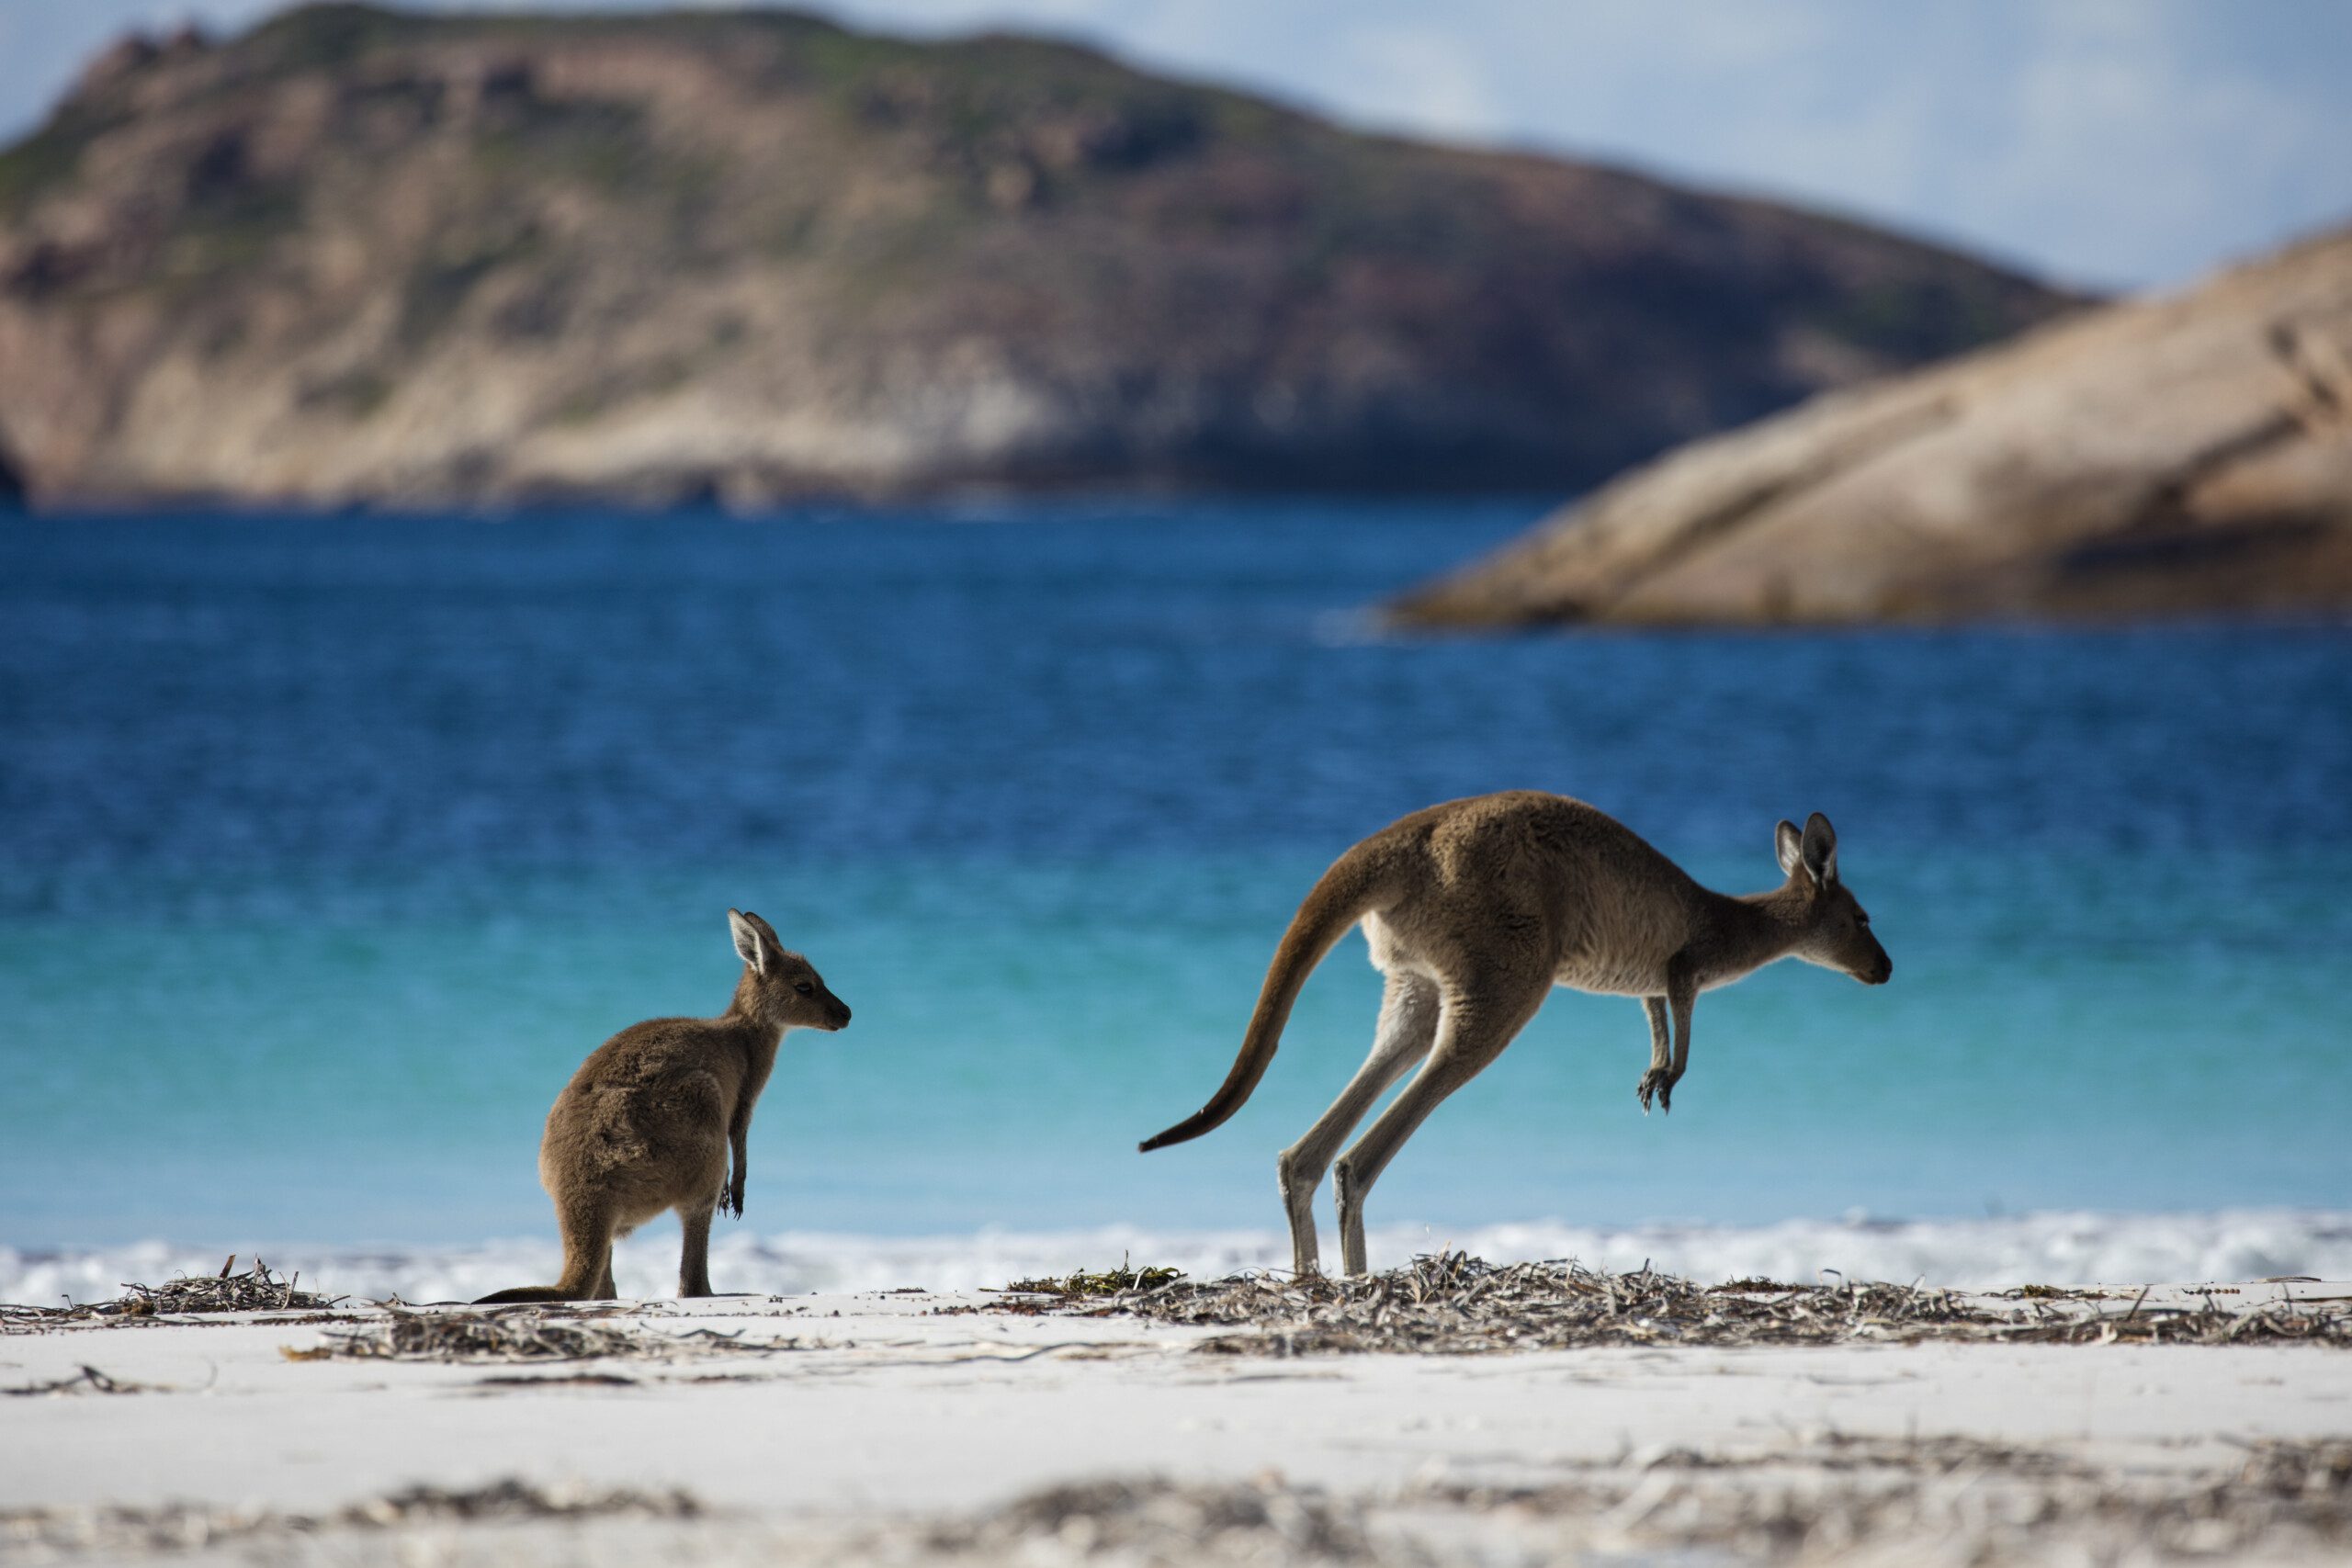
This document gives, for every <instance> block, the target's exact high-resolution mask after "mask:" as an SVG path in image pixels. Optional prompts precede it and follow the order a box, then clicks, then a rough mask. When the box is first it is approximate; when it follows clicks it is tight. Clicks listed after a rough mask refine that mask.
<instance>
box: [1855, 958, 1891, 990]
mask: <svg viewBox="0 0 2352 1568" xmlns="http://www.w3.org/2000/svg"><path fill="white" fill-rule="evenodd" d="M1855 978H1857V979H1859V980H1860V981H1861V983H1862V984H1863V985H1865V986H1883V985H1885V984H1886V983H1887V982H1888V981H1889V980H1892V979H1894V959H1892V958H1889V957H1888V956H1887V955H1886V954H1885V953H1880V954H1879V955H1878V967H1877V968H1876V969H1873V970H1871V972H1870V973H1869V974H1867V975H1859V976H1855Z"/></svg>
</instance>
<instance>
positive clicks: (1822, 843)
mask: <svg viewBox="0 0 2352 1568" xmlns="http://www.w3.org/2000/svg"><path fill="white" fill-rule="evenodd" d="M1802 852H1803V853H1804V868H1805V870H1807V871H1809V872H1811V873H1813V879H1814V881H1815V882H1817V883H1819V884H1820V885H1821V886H1824V887H1826V886H1829V885H1830V884H1831V883H1833V882H1835V881H1837V880H1838V829H1835V828H1832V827H1831V826H1830V825H1829V818H1826V817H1824V816H1823V815H1822V814H1821V813H1820V812H1818V811H1816V812H1815V813H1814V814H1813V815H1812V816H1810V817H1808V818H1805V819H1804V845H1803V846H1802Z"/></svg>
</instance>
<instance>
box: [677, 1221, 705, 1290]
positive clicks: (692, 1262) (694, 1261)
mask: <svg viewBox="0 0 2352 1568" xmlns="http://www.w3.org/2000/svg"><path fill="white" fill-rule="evenodd" d="M712 1207H713V1205H712V1204H711V1203H708V1202H706V1203H705V1204H704V1205H703V1206H702V1207H701V1208H699V1209H680V1210H679V1211H678V1223H679V1224H681V1225H682V1226H684V1229H685V1233H686V1246H685V1251H684V1253H683V1254H682V1255H681V1256H680V1257H679V1258H678V1294H680V1295H682V1296H707V1295H709V1294H711V1293H712V1292H711V1289H710V1215H711V1210H712Z"/></svg>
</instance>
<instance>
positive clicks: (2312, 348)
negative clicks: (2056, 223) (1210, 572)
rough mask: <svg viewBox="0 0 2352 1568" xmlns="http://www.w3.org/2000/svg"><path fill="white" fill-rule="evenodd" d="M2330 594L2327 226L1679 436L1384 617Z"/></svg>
mask: <svg viewBox="0 0 2352 1568" xmlns="http://www.w3.org/2000/svg"><path fill="white" fill-rule="evenodd" d="M2345 607H2352V230H2346V231H2339V232H2336V233H2334V234H2329V235H2324V236H2322V237H2320V238H2317V239H2314V240H2312V241H2308V242H2306V243H2302V244H2300V245H2297V246H2294V247H2292V248H2290V249H2289V250H2288V251H2286V252H2284V253H2282V254H2278V255H2276V256H2272V257H2269V258H2267V259H2266V260H2263V261H2260V262H2257V263H2255V264H2252V265H2246V266H2243V267H2239V268H2237V269H2234V270H2233V271H2230V272H2227V273H2224V274H2222V275H2221V276H2217V277H2215V278H2213V279H2211V280H2210V281H2208V282H2206V283H2205V284H2203V285H2202V286H2200V287H2199V288H2194V289H2192V290H2190V291H2188V292H2187V293H2184V294H2181V295H2179V296H2177V297H2173V298H2166V299H2150V300H2144V301H2137V302H2132V303H2128V304H2121V305H2114V306H2109V307H2107V308H2105V309H2103V310H2095V311H2089V312H2086V313H2084V314H2082V315H2079V316H2076V317H2075V318H2073V319H2070V320H2068V321H2063V322H2060V323H2057V324H2055V325H2052V326H2049V327H2045V328H2042V329H2041V330H2040V331H2038V332H2035V333H2030V334H2029V335H2027V336H2025V337H2023V338H2021V339H2019V340H2018V341H2017V342H2015V343H2012V344H2004V345H2002V346H2000V347H1997V348H1992V349H1987V350H1985V351H1984V352H1982V353H1980V354H1976V355H1970V356H1968V357H1966V358H1964V359H1962V360H1960V361H1958V362H1956V363H1954V364H1952V365H1950V366H1945V367H1937V368H1934V369H1930V370H1927V371H1923V372H1919V373H1917V374H1914V375H1910V376H1906V377H1901V378H1894V379H1892V380H1890V381H1888V382H1886V383H1884V384H1882V385H1879V386H1874V387H1871V388H1866V389H1860V390H1856V391H1851V392H1842V393H1835V394H1831V395H1827V396H1825V397H1822V398H1820V399H1818V400H1815V401H1814V402H1811V403H1808V404H1806V405H1805V406H1804V407H1803V408H1800V409H1797V410H1794V411H1792V412H1788V413H1784V414H1781V415H1780V416H1778V417H1776V418H1772V419H1769V420H1765V421H1763V422H1761V423H1758V424H1755V425H1753V426H1751V427H1749V428H1747V429H1744V430H1739V431H1736V432H1733V433H1731V434H1725V435H1720V436H1716V437H1714V438H1713V439H1711V440H1706V441H1702V442H1698V443H1696V444H1694V445H1692V446H1689V447H1687V448H1685V449H1683V450H1680V451H1677V452H1675V453H1673V454H1671V455H1669V456H1668V457H1665V458H1662V459H1660V460H1659V461H1657V462H1656V463H1654V464H1651V465H1650V466H1648V467H1647V468H1642V469H1640V470H1638V471H1636V472H1634V473H1632V474H1629V475H1627V476H1625V477H1624V478H1623V479H1619V480H1617V481H1616V482H1614V483H1612V484H1611V485H1609V486H1608V487H1606V488H1604V489H1603V490H1601V491H1599V492H1598V493H1596V494H1594V495H1593V496H1591V497H1590V498H1589V499H1588V500H1586V501H1584V502H1580V503H1578V504H1575V505H1572V506H1569V507H1566V508H1565V509H1563V510H1562V512H1561V513H1558V514H1557V515H1555V517H1553V518H1550V519H1548V520H1546V521H1544V523H1541V524H1539V525H1537V526H1536V528H1535V529H1534V530H1533V531H1532V533H1531V534H1530V535H1528V536H1525V537H1523V538H1521V539H1520V540H1519V541H1517V542H1515V543H1513V544H1512V545H1510V546H1509V547H1506V548H1504V549H1503V550H1502V551H1500V552H1498V554H1497V555H1495V556H1493V557H1492V558H1488V559H1487V560H1484V561H1480V562H1477V563H1475V564H1474V565H1472V566H1471V567H1469V568H1467V569H1465V570H1463V571H1462V572H1460V573H1458V574H1456V575H1454V576H1453V577H1451V578H1449V579H1447V580H1445V581H1441V582H1438V583H1434V584H1431V585H1430V586H1429V587H1427V588H1425V589H1422V590H1420V591H1419V592H1415V593H1413V594H1410V595H1408V597H1406V598H1405V599H1403V600H1402V601H1400V602H1399V603H1398V604H1395V605H1393V606H1391V608H1390V616H1391V618H1392V620H1394V621H1395V622H1397V623H1398V624H1402V625H1407V626H1507V625H1523V624H1529V623H1541V622H1577V621H1587V622H1619V623H1667V624H1674V623H1682V624H1698V625H1704V624H1771V623H1778V622H1801V623H1802V622H1812V623H1836V622H1874V621H1919V622H1939V621H1960V620H1978V619H1988V618H1992V619H1997V618H2006V617H2014V616H2029V617H2042V618H2064V617H2074V618H2092V619H2096V618H2110V617H2123V616H2140V615H2177V614H2199V613H2211V612H2218V611H2261V612H2297V611H2310V610H2315V609H2342V608H2345Z"/></svg>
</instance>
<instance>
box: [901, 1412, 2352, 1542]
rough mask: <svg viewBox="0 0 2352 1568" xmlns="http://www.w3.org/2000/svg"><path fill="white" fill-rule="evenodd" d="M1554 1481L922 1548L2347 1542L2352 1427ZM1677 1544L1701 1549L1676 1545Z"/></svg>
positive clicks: (1590, 1473)
mask: <svg viewBox="0 0 2352 1568" xmlns="http://www.w3.org/2000/svg"><path fill="white" fill-rule="evenodd" d="M1561 1468H1562V1473H1561V1474H1560V1475H1559V1476H1558V1477H1557V1478H1555V1479H1550V1480H1545V1481H1541V1482H1533V1483H1525V1484H1515V1483H1514V1484H1496V1483H1479V1482H1469V1481H1457V1480H1452V1479H1447V1478H1443V1477H1423V1478H1419V1479H1415V1480H1411V1481H1408V1482H1406V1483H1403V1484H1402V1485H1401V1486H1399V1487H1397V1488H1395V1489H1393V1490H1384V1491H1378V1492H1374V1493H1367V1494H1350V1493H1341V1492H1334V1491H1329V1490H1327V1489H1325V1488H1321V1487H1317V1486H1306V1485H1299V1484H1295V1483H1290V1482H1288V1481H1286V1480H1285V1479H1284V1478H1283V1477H1282V1476H1280V1475H1279V1474H1275V1473H1271V1472H1270V1473H1268V1474H1265V1475H1261V1476H1260V1477H1258V1478H1257V1479H1255V1480H1253V1481H1249V1482H1238V1483H1230V1482H1229V1483H1206V1484H1199V1483H1183V1482H1178V1481H1173V1480H1169V1479H1165V1478H1159V1477H1145V1478H1137V1479H1112V1480H1103V1481H1097V1482H1092V1483H1086V1484H1083V1485H1065V1486H1056V1487H1051V1488H1047V1489H1046V1490H1043V1491H1040V1492H1036V1493H1033V1494H1031V1495H1027V1496H1024V1497H1021V1498H1018V1499H1016V1500H1014V1501H1013V1502H1012V1503H1010V1504H1007V1505H1005V1506H1002V1507H1001V1508H998V1509H995V1510H993V1511H990V1512H988V1513H985V1514H981V1515H977V1516H971V1517H964V1518H959V1519H953V1520H948V1521H944V1522H940V1523H934V1524H933V1525H931V1526H930V1527H928V1529H924V1530H923V1531H922V1540H921V1543H920V1550H919V1551H916V1552H907V1551H899V1552H886V1551H883V1550H881V1547H882V1546H883V1544H884V1543H882V1542H878V1541H877V1542H874V1543H870V1544H871V1546H872V1548H873V1549H874V1550H873V1551H872V1552H871V1555H872V1556H873V1557H875V1558H876V1559H880V1558H883V1557H885V1556H888V1559H889V1560H891V1561H906V1560H909V1559H911V1560H912V1561H914V1562H921V1563H982V1562H986V1563H997V1562H1008V1563H1009V1562H1023V1563H1026V1562H1061V1561H1066V1560H1074V1561H1089V1560H1092V1561H1103V1562H1120V1563H1139V1564H1153V1565H1157V1564H1163V1563H1164V1564H1170V1565H1173V1564H1193V1563H1204V1562H1206V1563H1217V1562H1252V1563H1268V1562H1272V1563H1310V1562H1311V1563H1326V1562H1347V1563H1354V1562H1363V1563H1396V1564H1408V1563H1409V1564H1416V1565H1419V1568H1451V1565H1453V1564H1457V1563H1459V1564H1464V1565H1467V1564H1471V1563H1478V1564H1487V1563H1492V1562H1555V1561H1568V1560H1572V1559H1573V1560H1576V1561H1584V1560H1586V1559H1587V1557H1588V1556H1591V1557H1595V1558H1598V1559H1600V1560H1605V1561H1611V1562H1616V1561H1622V1560H1639V1561H1644V1562H1648V1561H1674V1562H1682V1561H1686V1560H1688V1561H1691V1562H1773V1563H1815V1562H1838V1563H1854V1562H1954V1563H1960V1562H2034V1563H2040V1562H2070V1563H2071V1562H2119V1561H2125V1562H2176V1561H2199V1562H2217V1561H2232V1562H2234V1561H2244V1560H2245V1559H2246V1558H2248V1557H2250V1556H2256V1555H2260V1556H2261V1557H2262V1558H2263V1560H2264V1561H2271V1560H2273V1559H2274V1558H2276V1559H2277V1560H2282V1561H2286V1560H2291V1561H2301V1560H2302V1554H2303V1553H2307V1552H2311V1551H2323V1552H2326V1553H2328V1560H2329V1561H2335V1556H2334V1552H2335V1551H2340V1550H2341V1548H2342V1546H2343V1545H2344V1544H2345V1543H2346V1541H2352V1442H2346V1441H2345V1440H2344V1439H2340V1438H2338V1439H2326V1440H2321V1441H2283V1440H2281V1441H2265V1442H2261V1443H2256V1444H2254V1445H2252V1446H2251V1447H2250V1449H2249V1450H2248V1451H2247V1453H2246V1455H2245V1459H2244V1461H2243V1463H2241V1464H2239V1465H2236V1466H2235V1467H2232V1466H2231V1465H2229V1464H2227V1463H2224V1464H2222V1465H2219V1466H2214V1465H2211V1464H2210V1463H2209V1464H2207V1465H2205V1466H2203V1467H2201V1468H2200V1467H2198V1466H2195V1465H2188V1466H2184V1467H2183V1468H2181V1469H2178V1470H2169V1471H2167V1470H2161V1469H2158V1470H2150V1469H2148V1468H2145V1467H2131V1468H2118V1469H2103V1468H2100V1467H2098V1466H2097V1465H2094V1464H2092V1463H2090V1462H2088V1461H2085V1460H2082V1459H2078V1458H2076V1457H2075V1456H2072V1455H2070V1454H2067V1453H2064V1452H2062V1451H2059V1450H2053V1449H2048V1448H2039V1447H2031V1446H2020V1445H2014V1444H2008V1443H1999V1442H1988V1441H1985V1440H1982V1439H1978V1438H1971V1437H1967V1436H1964V1435H1960V1434H1948V1435H1938V1436H1928V1437H1917V1438H1880V1437H1867V1436H1859V1435H1851V1434H1842V1433H1837V1432H1830V1433H1826V1434H1820V1435H1816V1436H1813V1437H1810V1438H1800V1439H1797V1440H1795V1441H1792V1442H1782V1443H1777V1444H1773V1445H1770V1446H1768V1447H1758V1448H1754V1449H1744V1448H1734V1449H1724V1450H1709V1451H1705V1452H1701V1451H1696V1450H1688V1449H1667V1450H1657V1451H1649V1450H1633V1451H1631V1452H1628V1453H1626V1454H1625V1455H1623V1456H1622V1457H1621V1458H1619V1459H1617V1460H1615V1461H1608V1460H1602V1461H1587V1462H1583V1463H1576V1462H1571V1463H1567V1464H1566V1465H1564V1466H1562V1467H1561ZM1686 1554H1696V1555H1690V1556H1688V1557H1686Z"/></svg>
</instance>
